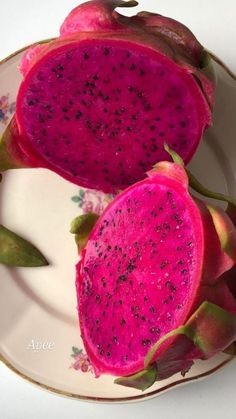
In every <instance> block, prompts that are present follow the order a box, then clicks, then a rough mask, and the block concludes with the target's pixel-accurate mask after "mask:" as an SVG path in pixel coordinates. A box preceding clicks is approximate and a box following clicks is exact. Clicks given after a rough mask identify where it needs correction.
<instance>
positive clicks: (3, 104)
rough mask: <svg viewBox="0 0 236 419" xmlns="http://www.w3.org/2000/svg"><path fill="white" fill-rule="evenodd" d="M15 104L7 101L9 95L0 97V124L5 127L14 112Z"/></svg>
mask: <svg viewBox="0 0 236 419" xmlns="http://www.w3.org/2000/svg"><path fill="white" fill-rule="evenodd" d="M15 106H16V104H15V102H11V101H10V100H9V94H6V95H3V96H0V123H2V124H4V125H6V124H7V122H8V119H9V117H10V116H11V115H12V114H13V113H14V112H15Z"/></svg>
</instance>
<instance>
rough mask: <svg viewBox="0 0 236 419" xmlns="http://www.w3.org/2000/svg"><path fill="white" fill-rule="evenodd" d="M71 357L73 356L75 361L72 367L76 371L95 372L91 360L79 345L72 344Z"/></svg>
mask: <svg viewBox="0 0 236 419" xmlns="http://www.w3.org/2000/svg"><path fill="white" fill-rule="evenodd" d="M71 357H72V358H73V362H72V364H71V366H70V368H73V369H74V370H76V371H78V370H79V371H82V372H91V373H93V372H94V371H93V367H92V365H91V363H90V360H89V358H88V356H87V355H86V353H85V352H84V351H83V349H79V348H77V346H72V354H71Z"/></svg>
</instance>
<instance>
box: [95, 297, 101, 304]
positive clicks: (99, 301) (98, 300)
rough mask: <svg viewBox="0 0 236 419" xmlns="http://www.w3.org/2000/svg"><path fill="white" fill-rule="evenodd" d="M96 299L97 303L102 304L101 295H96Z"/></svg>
mask: <svg viewBox="0 0 236 419" xmlns="http://www.w3.org/2000/svg"><path fill="white" fill-rule="evenodd" d="M95 298H96V301H97V303H99V304H100V303H101V296H100V295H96V297H95Z"/></svg>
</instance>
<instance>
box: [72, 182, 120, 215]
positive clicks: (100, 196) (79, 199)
mask: <svg viewBox="0 0 236 419" xmlns="http://www.w3.org/2000/svg"><path fill="white" fill-rule="evenodd" d="M112 198H113V195H106V194H104V193H102V192H99V191H95V190H91V189H83V188H80V189H79V190H78V193H77V195H75V196H72V198H71V199H72V201H73V202H75V203H76V204H77V205H78V207H79V208H81V209H82V210H83V212H84V213H85V214H87V213H88V212H95V213H96V214H98V215H100V214H101V213H102V212H103V210H104V209H105V208H106V206H107V205H108V204H109V202H110V201H111V200H112Z"/></svg>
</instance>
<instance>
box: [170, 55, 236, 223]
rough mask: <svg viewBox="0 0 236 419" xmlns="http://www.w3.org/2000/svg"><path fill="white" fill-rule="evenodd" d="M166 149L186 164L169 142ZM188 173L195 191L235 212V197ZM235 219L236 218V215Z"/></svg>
mask: <svg viewBox="0 0 236 419" xmlns="http://www.w3.org/2000/svg"><path fill="white" fill-rule="evenodd" d="M206 54H207V55H209V54H208V53H206ZM208 58H209V57H208ZM164 149H165V151H166V152H167V153H168V154H169V155H170V156H171V157H172V159H173V162H174V163H176V164H179V165H180V166H184V161H183V159H182V158H181V157H180V156H179V155H178V154H177V153H176V152H175V151H174V150H172V149H171V148H170V147H169V146H168V144H167V143H165V144H164ZM186 173H187V175H188V179H189V186H190V187H191V188H192V189H193V190H194V191H196V192H198V193H199V194H201V195H203V196H205V197H206V198H212V199H215V200H218V201H224V202H227V203H228V204H229V206H228V209H227V212H228V214H229V216H230V215H231V214H233V213H234V212H236V210H235V207H236V200H235V199H234V198H232V197H231V196H229V195H224V194H222V193H218V192H214V191H211V190H210V189H208V188H206V187H205V186H203V185H202V184H201V183H200V182H199V181H198V179H197V178H196V177H195V176H194V175H193V174H192V173H191V171H190V170H188V169H186ZM234 220H236V217H234ZM234 220H233V221H234Z"/></svg>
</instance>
